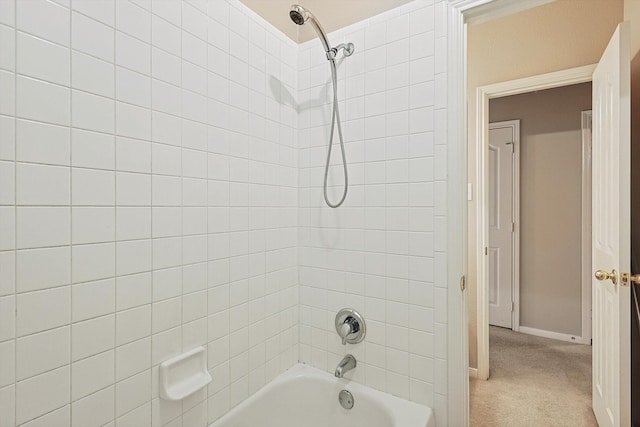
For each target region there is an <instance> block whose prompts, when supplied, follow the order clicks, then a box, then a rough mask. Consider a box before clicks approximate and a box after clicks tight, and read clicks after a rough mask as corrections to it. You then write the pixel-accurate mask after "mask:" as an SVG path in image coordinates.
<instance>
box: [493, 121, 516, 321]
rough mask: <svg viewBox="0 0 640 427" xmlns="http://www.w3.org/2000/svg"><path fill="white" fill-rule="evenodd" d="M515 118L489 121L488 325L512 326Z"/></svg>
mask: <svg viewBox="0 0 640 427" xmlns="http://www.w3.org/2000/svg"><path fill="white" fill-rule="evenodd" d="M517 128H519V126H518V122H517V121H509V122H498V123H490V124H489V246H488V248H487V257H488V261H489V324H490V325H495V326H502V327H504V328H509V329H511V327H512V323H511V313H512V311H513V305H512V301H513V296H512V284H513V195H514V194H513V193H514V188H513V183H514V175H513V156H514V146H515V145H514V144H515V141H516V129H517Z"/></svg>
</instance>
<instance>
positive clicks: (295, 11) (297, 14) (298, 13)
mask: <svg viewBox="0 0 640 427" xmlns="http://www.w3.org/2000/svg"><path fill="white" fill-rule="evenodd" d="M289 16H290V17H291V20H292V21H293V22H294V23H296V24H297V25H304V23H305V22H307V20H308V19H309V14H308V13H307V11H306V10H305V8H304V7H302V6H300V5H299V4H293V5H291V10H290V11H289Z"/></svg>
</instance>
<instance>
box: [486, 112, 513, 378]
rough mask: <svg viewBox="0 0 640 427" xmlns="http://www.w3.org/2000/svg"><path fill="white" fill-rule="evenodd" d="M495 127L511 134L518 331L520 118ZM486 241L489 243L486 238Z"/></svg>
mask: <svg viewBox="0 0 640 427" xmlns="http://www.w3.org/2000/svg"><path fill="white" fill-rule="evenodd" d="M497 128H511V133H512V135H513V161H512V176H513V180H512V182H511V186H512V188H511V203H512V205H511V221H512V222H513V224H514V230H513V233H512V235H511V302H513V310H512V311H511V329H512V330H514V331H516V332H518V331H519V330H520V120H505V121H501V122H491V123H489V129H497ZM487 170H488V168H487ZM487 188H488V187H487ZM488 195H489V194H488V193H487V196H488ZM487 206H488V204H487ZM487 218H488V216H487ZM487 233H488V231H487ZM487 243H489V240H488V239H487ZM487 272H488V269H487ZM479 309H480V308H479ZM485 379H486V378H485Z"/></svg>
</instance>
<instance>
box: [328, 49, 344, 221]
mask: <svg viewBox="0 0 640 427" xmlns="http://www.w3.org/2000/svg"><path fill="white" fill-rule="evenodd" d="M329 63H330V65H331V80H332V83H333V112H332V114H331V131H330V132H329V150H328V151H327V163H326V165H325V167H324V201H325V202H326V203H327V205H328V206H329V207H331V208H334V209H335V208H337V207H339V206H340V205H342V204H343V203H344V200H345V199H346V198H347V190H348V189H349V174H348V172H347V158H346V156H345V154H344V138H343V136H342V125H341V124H340V110H339V108H338V73H337V71H336V63H335V61H334V60H333V59H330V60H329ZM336 122H337V124H338V136H339V138H340V151H341V153H342V167H343V170H344V190H343V192H342V198H341V199H340V201H339V202H338V203H336V204H333V203H331V202H330V201H329V197H328V195H327V179H328V176H329V162H330V161H331V150H332V148H333V134H334V131H335V128H336Z"/></svg>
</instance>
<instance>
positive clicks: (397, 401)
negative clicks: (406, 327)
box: [208, 362, 436, 427]
mask: <svg viewBox="0 0 640 427" xmlns="http://www.w3.org/2000/svg"><path fill="white" fill-rule="evenodd" d="M299 377H304V378H312V379H313V378H316V379H319V380H320V381H323V382H337V383H338V384H340V385H341V386H342V387H344V388H345V389H347V390H349V391H350V392H351V393H353V394H354V395H355V396H356V397H357V396H358V395H361V394H365V395H367V397H368V398H370V399H371V400H372V401H374V402H376V403H377V404H379V405H382V406H385V408H386V411H388V412H389V415H390V417H391V419H392V420H393V423H394V426H391V427H396V426H402V427H435V426H436V424H435V415H434V412H433V409H432V408H430V407H429V406H426V405H422V404H419V403H416V402H411V401H409V400H406V399H403V398H400V397H398V396H394V395H392V394H390V393H386V392H383V391H380V390H376V389H374V388H371V387H369V386H366V385H363V384H360V383H358V382H355V381H353V380H350V379H347V378H339V379H338V378H335V377H334V376H333V375H331V374H330V373H328V372H326V371H323V370H321V369H318V368H315V367H313V366H310V365H308V364H306V363H303V362H298V363H296V364H295V365H293V366H292V367H290V368H289V369H287V370H286V371H284V372H283V373H281V374H280V375H278V376H277V377H275V378H274V379H273V380H271V381H270V382H268V383H267V384H265V385H264V386H263V387H262V388H261V389H260V390H258V391H257V392H255V393H254V394H252V395H251V396H249V397H248V398H246V399H245V400H243V401H242V402H241V403H239V404H238V405H236V406H235V407H233V408H231V409H230V410H229V411H228V412H227V413H225V414H224V415H223V416H221V417H220V418H218V419H217V420H215V421H213V422H211V423H209V424H208V427H220V426H221V425H222V423H224V422H226V421H228V420H230V419H232V418H233V417H234V416H235V415H236V414H237V413H240V412H242V411H243V410H244V409H245V408H247V407H248V406H249V405H251V403H252V402H254V401H256V400H258V399H260V398H261V397H262V396H264V395H266V394H267V393H269V392H270V391H271V390H272V389H274V388H276V387H277V386H279V385H280V384H284V383H287V382H290V381H294V380H295V379H296V378H299ZM336 398H337V397H336Z"/></svg>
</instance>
